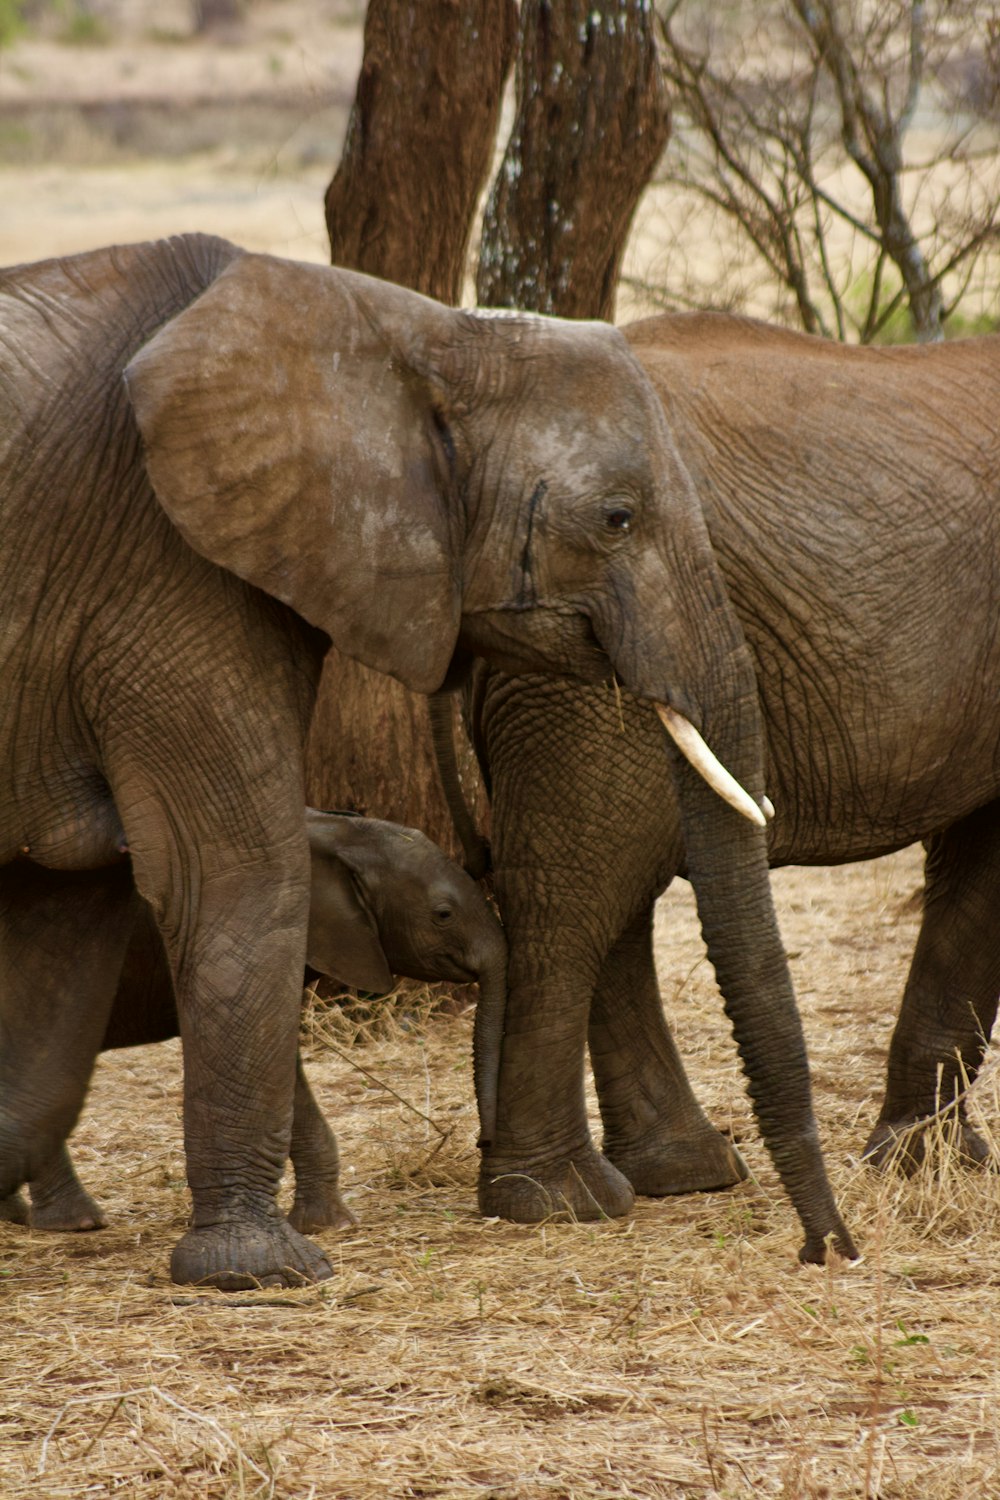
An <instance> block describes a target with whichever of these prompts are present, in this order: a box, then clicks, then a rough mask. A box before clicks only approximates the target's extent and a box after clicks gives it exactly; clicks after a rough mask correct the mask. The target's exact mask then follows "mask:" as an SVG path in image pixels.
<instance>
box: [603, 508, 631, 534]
mask: <svg viewBox="0 0 1000 1500" xmlns="http://www.w3.org/2000/svg"><path fill="white" fill-rule="evenodd" d="M604 525H605V527H606V528H607V530H608V531H614V532H616V533H617V534H618V535H619V536H622V535H624V534H625V533H626V532H629V531H631V529H632V511H631V510H630V509H629V507H628V506H627V505H616V506H615V507H614V509H613V510H609V511H607V512H606V513H605V516H604Z"/></svg>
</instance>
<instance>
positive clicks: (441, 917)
mask: <svg viewBox="0 0 1000 1500" xmlns="http://www.w3.org/2000/svg"><path fill="white" fill-rule="evenodd" d="M454 915H455V913H454V911H453V910H452V908H451V907H450V906H446V905H445V904H444V903H443V902H442V904H441V905H440V906H435V908H434V920H435V922H442V923H443V922H450V921H451V919H452V917H453V916H454Z"/></svg>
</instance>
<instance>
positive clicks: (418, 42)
mask: <svg viewBox="0 0 1000 1500" xmlns="http://www.w3.org/2000/svg"><path fill="white" fill-rule="evenodd" d="M516 35H517V9H516V5H515V3H514V0H422V3H421V4H419V5H413V4H410V3H409V0H371V3H370V4H369V6H368V13H367V17H366V20H365V50H364V59H363V62H362V65H361V73H360V76H359V78H358V86H357V94H356V96H355V101H354V106H353V108H352V110H351V116H350V120H349V122H348V127H347V137H346V140H345V143H344V151H343V157H342V159H341V163H340V166H339V167H338V169H337V172H336V175H335V176H334V178H333V181H332V182H331V183H330V186H329V188H328V190H327V194H326V222H327V229H328V232H329V235H330V247H331V252H332V256H331V258H332V260H333V262H334V263H335V264H337V265H341V266H349V267H351V268H353V269H355V270H359V271H364V272H367V273H368V274H370V275H374V276H381V277H384V278H385V279H387V280H389V281H395V282H398V283H400V284H401V285H404V286H409V287H413V288H414V289H415V290H416V291H420V292H424V293H426V294H427V295H429V296H432V297H437V298H438V299H439V300H440V301H443V302H458V301H459V300H460V297H461V293H462V283H463V279H464V276H465V269H466V254H467V247H468V242H469V235H470V232H471V229H472V224H473V220H474V217H475V213H476V209H477V205H478V201H479V195H480V193H481V191H482V188H483V186H484V184H485V182H486V177H487V173H488V171H489V168H490V163H491V160H492V155H493V146H494V140H495V137H496V130H497V124H498V121H499V115H500V105H501V99H502V94H503V86H504V80H505V78H506V75H507V72H508V69H509V67H510V63H511V60H512V58H513V52H514V45H515V41H516ZM463 759H464V765H463V780H464V781H466V784H467V786H468V787H469V789H470V792H473V794H474V789H475V786H476V785H477V784H478V777H477V776H476V773H475V768H474V762H473V759H472V756H471V752H469V751H467V750H465V748H464V741H463ZM306 796H307V798H308V800H309V801H310V803H311V804H312V805H313V806H318V807H340V808H353V809H356V810H357V811H360V812H365V813H369V814H371V815H373V816H375V817H382V818H391V819H392V820H393V821H395V822H399V823H404V824H408V825H411V826H416V827H419V828H422V829H423V830H424V832H425V833H427V834H428V835H429V836H430V837H431V838H433V839H435V840H436V841H437V842H438V843H439V844H441V845H442V846H443V847H444V848H446V849H447V850H449V852H451V853H458V852H459V850H458V845H457V841H456V839H455V836H454V833H453V831H452V827H451V819H450V816H449V814H448V811H447V808H446V806H445V803H444V799H443V797H442V794H441V791H440V789H439V786H438V781H437V772H436V768H435V764H434V758H433V753H432V749H431V739H430V732H429V725H428V717H427V703H426V699H424V698H423V697H421V696H419V695H416V694H413V693H409V692H407V690H406V689H405V688H403V687H401V686H400V684H398V683H396V682H394V681H393V680H392V679H391V678H388V677H384V676H381V675H380V674H379V673H377V672H372V671H369V670H368V668H366V667H362V666H360V665H359V664H358V663H357V662H354V661H351V660H350V659H349V658H347V657H345V656H342V655H341V654H340V653H339V652H337V651H331V653H330V657H329V659H328V661H327V663H326V667H325V669H324V673H323V680H322V682H321V684H320V691H319V698H318V701H317V704H316V712H315V714H314V716H313V723H312V731H311V734H310V738H309V744H308V746H307V749H306ZM477 806H479V810H480V813H481V814H482V815H485V813H484V809H483V808H482V806H481V805H480V804H477Z"/></svg>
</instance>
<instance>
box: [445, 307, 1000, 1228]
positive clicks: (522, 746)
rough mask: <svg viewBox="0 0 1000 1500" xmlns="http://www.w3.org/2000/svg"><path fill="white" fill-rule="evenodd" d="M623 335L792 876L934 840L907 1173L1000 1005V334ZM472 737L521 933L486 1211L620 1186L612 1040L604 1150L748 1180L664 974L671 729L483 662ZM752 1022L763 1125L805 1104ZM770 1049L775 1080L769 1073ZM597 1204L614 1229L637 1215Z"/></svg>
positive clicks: (590, 691) (776, 846)
mask: <svg viewBox="0 0 1000 1500" xmlns="http://www.w3.org/2000/svg"><path fill="white" fill-rule="evenodd" d="M625 333H626V337H627V338H628V341H629V344H630V346H631V348H632V350H633V351H634V353H635V354H636V356H637V357H638V359H639V361H640V363H641V364H642V365H643V367H644V369H645V370H646V372H647V374H648V375H649V376H650V378H651V380H652V381H653V384H654V386H655V387H656V389H657V391H658V393H659V396H660V398H661V401H662V403H663V406H664V410H665V412H666V415H667V419H668V423H669V426H670V430H671V433H672V435H673V437H674V439H675V441H676V443H677V445H678V448H679V450H680V454H681V458H682V460H683V463H684V465H685V467H686V468H687V470H688V472H689V473H690V474H691V476H692V478H693V480H694V483H695V486H696V488H697V491H698V494H699V496H700V498H701V501H702V503H703V505H704V508H705V514H706V518H707V522H708V528H709V533H710V536H711V539H712V543H713V546H714V548H715V551H716V556H717V558H718V561H719V565H720V568H721V570H722V574H723V577H724V579H725V582H726V585H727V589H728V592H729V595H730V598H731V600H732V604H733V607H734V608H735V610H736V613H737V615H738V617H739V619H740V620H741V622H742V625H743V628H744V631H745V633H746V638H747V641H748V643H749V647H750V651H751V654H752V657H753V661H754V667H755V671H756V677H757V682H758V684H759V691H760V701H761V707H762V710H763V719H764V725H765V730H766V748H767V782H768V787H769V790H770V792H771V794H772V797H773V800H774V804H775V808H776V815H775V817H774V820H773V822H772V823H771V824H770V828H769V833H768V843H769V856H770V860H771V863H772V864H774V865H781V864H786V863H796V864H836V863H841V862H844V861H849V860H859V859H868V858H871V857H873V856H876V855H880V854H885V853H888V852H890V851H892V850H895V849H899V848H901V847H903V846H905V845H907V844H910V843H912V842H914V841H916V840H924V841H925V842H926V845H927V851H928V853H927V865H926V893H925V896H924V915H923V923H922V927H921V932H920V938H919V942H918V944H917V948H916V952H915V955H914V959H913V964H912V968H911V971H910V975H909V979H908V981H907V985H906V991H905V995H904V998H903V1004H902V1009H901V1012H900V1016H899V1020H898V1024H897V1026H896V1030H895V1034H894V1036H893V1039H892V1044H891V1048H890V1052H889V1061H888V1079H887V1086H886V1092H885V1099H884V1103H883V1105H882V1110H881V1114H880V1116H879V1120H878V1123H877V1124H876V1126H875V1128H874V1131H873V1132H872V1135H871V1137H870V1139H869V1141H868V1145H867V1150H868V1152H869V1153H870V1154H871V1155H872V1156H873V1157H874V1158H875V1159H876V1160H884V1159H885V1158H886V1157H887V1156H888V1155H889V1154H890V1153H891V1152H893V1151H894V1150H895V1149H896V1148H897V1146H898V1145H899V1144H900V1142H901V1138H902V1137H904V1136H906V1135H907V1133H908V1132H910V1127H912V1126H913V1125H914V1124H915V1123H917V1122H919V1121H920V1120H921V1119H923V1118H925V1117H926V1116H927V1115H928V1114H929V1113H930V1112H932V1111H933V1110H934V1109H935V1107H936V1106H937V1104H938V1103H939V1101H940V1100H949V1099H952V1098H953V1097H954V1095H955V1093H956V1091H958V1090H959V1089H960V1088H961V1086H962V1083H963V1080H964V1079H966V1078H969V1077H974V1076H975V1072H976V1068H977V1066H978V1064H979V1061H980V1059H981V1057H982V1053H983V1048H984V1039H985V1038H988V1037H989V1034H990V1029H991V1027H992V1025H993V1021H994V1018H995V1015H996V1009H997V997H998V995H1000V801H998V798H1000V707H998V705H1000V630H998V621H1000V477H998V476H1000V440H998V437H997V416H998V412H1000V338H997V337H992V338H984V339H975V340H968V341H964V342H956V343H953V344H943V345H935V346H932V347H919V348H900V349H857V348H844V347H842V346H838V345H835V344H832V343H828V342H824V341H821V340H819V339H815V338H809V337H807V336H805V335H799V334H793V333H786V332H783V331H780V330H778V329H775V328H771V327H768V326H766V325H765V324H762V323H759V322H753V321H749V320H745V319H741V318H737V317H731V316H726V315H722V314H695V315H667V316H664V317H657V318H653V319H650V320H648V321H645V322H641V323H638V324H635V325H633V326H632V327H630V328H628V329H626V330H625ZM471 721H472V727H473V734H474V739H475V742H476V746H477V749H478V751H479V755H480V759H481V761H482V764H483V766H484V769H485V772H486V775H487V779H488V782H489V783H490V791H491V797H492V809H493V824H492V853H493V860H494V865H495V875H496V889H497V894H498V898H499V902H500V906H501V912H502V915H503V918H504V922H505V925H506V929H507V935H508V943H509V947H510V962H509V989H508V1000H507V1021H506V1038H505V1042H504V1053H503V1064H502V1072H501V1083H500V1105H499V1117H498V1127H497V1134H496V1139H495V1141H494V1143H493V1145H492V1147H491V1149H490V1151H489V1153H488V1155H487V1156H486V1158H485V1159H484V1162H483V1174H482V1183H481V1193H480V1197H481V1202H482V1204H483V1207H484V1209H485V1211H487V1212H489V1213H495V1214H501V1215H505V1216H508V1217H511V1218H516V1219H533V1218H538V1217H542V1216H544V1215H545V1214H546V1213H548V1212H550V1211H551V1209H552V1207H553V1205H554V1204H558V1202H559V1200H560V1195H561V1192H562V1186H563V1184H564V1182H565V1181H566V1180H567V1177H568V1176H569V1175H570V1174H571V1173H573V1172H579V1173H580V1174H581V1175H582V1176H585V1177H586V1178H587V1179H588V1180H589V1181H591V1182H593V1181H594V1179H595V1177H596V1175H597V1174H596V1172H595V1170H594V1167H593V1161H594V1158H595V1155H596V1153H595V1151H594V1148H593V1146H592V1144H591V1142H590V1137H589V1132H588V1127H587V1120H586V1114H585V1110H584V1100H583V1063H584V1052H585V1044H586V1042H587V1041H588V1040H589V1046H590V1054H591V1060H592V1064H593V1069H594V1073H595V1077H596V1083H597V1089H598V1093H599V1097H600V1107H601V1114H602V1118H603V1125H604V1141H603V1158H604V1159H605V1160H607V1161H609V1162H611V1163H613V1164H614V1166H615V1167H616V1168H617V1170H618V1171H620V1172H621V1173H622V1174H623V1175H624V1176H625V1177H626V1178H627V1179H628V1180H629V1181H630V1182H631V1184H632V1185H633V1187H634V1188H635V1190H636V1191H637V1192H639V1193H644V1194H664V1193H675V1192H683V1191H689V1190H692V1189H695V1188H711V1187H717V1186H723V1185H726V1184H728V1183H731V1182H733V1181H735V1180H736V1179H737V1178H738V1177H739V1176H740V1175H741V1170H742V1169H741V1167H740V1164H739V1163H738V1161H736V1160H735V1158H734V1156H733V1153H732V1151H731V1149H730V1147H729V1145H728V1143H727V1142H726V1141H725V1140H724V1139H723V1138H722V1137H721V1136H720V1135H719V1134H718V1133H717V1132H716V1131H715V1130H714V1129H713V1128H712V1127H711V1126H710V1124H709V1122H708V1121H707V1119H706V1118H705V1116H704V1115H703V1114H702V1112H701V1110H700V1108H699V1107H698V1105H697V1103H696V1102H695V1099H694V1097H693V1095H692V1093H691V1090H690V1088H689V1087H688V1084H687V1080H686V1078H685V1076H684V1072H683V1068H682V1066H681V1063H680V1060H679V1058H678V1056H677V1053H676V1051H675V1049H674V1045H673V1042H672V1040H671V1037H670V1034H669V1032H668V1030H667V1028H666V1026H665V1023H664V1020H663V1014H662V1009H661V1005H660V999H659V991H658V987H657V982H656V975H655V970H654V964H653V953H652V907H653V902H654V900H655V898H656V897H657V896H658V895H659V894H660V893H661V892H662V891H663V890H664V888H665V887H666V886H667V885H668V884H669V882H670V881H671V880H672V879H673V878H674V876H676V875H683V874H689V875H690V874H693V873H694V869H695V862H694V860H692V858H691V849H692V846H691V842H690V840H691V834H692V831H693V828H692V823H691V820H690V819H689V818H687V817H685V816H684V814H683V813H682V811H681V810H680V808H679V807H678V803H677V798H676V792H675V787H674V783H673V782H672V780H671V778H670V777H669V775H668V774H667V773H666V769H665V766H664V763H663V756H662V754H661V753H660V735H659V732H658V726H657V722H656V717H655V715H654V714H653V712H652V711H651V710H650V709H649V707H648V706H647V705H645V704H643V703H642V702H641V701H639V700H638V699H636V698H634V697H632V696H630V695H629V694H628V693H623V694H622V695H621V696H620V698H619V697H616V696H613V695H612V694H611V693H609V692H608V691H607V690H606V689H604V688H602V687H589V686H584V685H580V684H573V683H570V682H559V681H556V680H552V679H544V680H543V679H541V678H538V677H517V678H515V677H510V676H507V675H505V674H503V673H501V672H496V671H493V670H489V669H482V670H478V671H477V678H476V682H475V691H474V693H473V696H472V701H471ZM685 844H687V853H686V852H685ZM699 903H700V897H699ZM739 920H740V919H739V916H738V915H737V914H736V913H734V915H733V924H734V925H736V924H737V923H738V922H739ZM730 1014H731V1015H732V1016H733V1020H734V1024H735V1026H736V1033H737V1038H738V1040H739V1044H740V1050H741V1053H742V1055H743V1059H744V1064H745V1067H746V1070H747V1072H748V1074H749V1076H750V1082H751V1092H752V1095H753V1103H754V1108H755V1111H756V1112H757V1115H758V1118H760V1119H761V1120H762V1121H763V1120H765V1119H768V1118H773V1117H774V1116H775V1115H778V1116H780V1114H781V1112H782V1110H783V1109H784V1108H785V1092H786V1085H785V1082H784V1079H783V1078H782V1063H783V1059H784V1057H785V1055H786V1051H785V1049H786V1047H787V1042H786V1039H785V1034H784V1027H785V1024H786V1023H785V1018H784V1017H783V1016H779V1017H777V1018H772V1017H770V1016H769V1015H768V1013H767V1010H766V1007H763V1006H762V1007H761V1009H760V1011H759V1013H758V1018H757V1021H756V1022H755V1023H753V1024H752V1025H751V1026H750V1027H749V1028H748V1026H747V1023H746V1021H745V1019H744V1018H742V1017H741V1016H740V1015H739V1014H738V1013H734V1012H733V1010H732V1008H731V1007H730ZM765 1058H768V1059H770V1069H769V1076H770V1078H771V1079H772V1080H773V1083H772V1089H773V1092H771V1093H770V1094H765V1093H764V1092H762V1091H761V1090H760V1089H759V1087H758V1086H757V1083H756V1079H757V1077H758V1076H760V1074H761V1073H762V1072H763V1071H768V1070H767V1066H766V1064H765V1063H764V1062H763V1061H762V1059H765ZM963 1131H964V1149H965V1152H966V1154H967V1155H969V1156H971V1157H972V1158H974V1159H975V1158H980V1157H981V1156H982V1155H983V1154H984V1152H985V1148H984V1146H983V1145H982V1142H981V1141H979V1140H978V1139H977V1137H976V1136H975V1135H974V1133H973V1132H972V1131H971V1130H970V1129H969V1127H968V1125H967V1124H963ZM910 1135H911V1138H912V1132H910ZM918 1135H919V1133H918ZM765 1138H766V1132H765ZM910 1149H911V1150H912V1149H913V1148H912V1147H911V1148H910ZM916 1150H917V1152H919V1144H918V1145H917V1147H916ZM528 1182H531V1183H533V1184H537V1186H536V1187H534V1188H533V1189H532V1190H531V1191H530V1192H529V1191H527V1190H526V1188H525V1184H526V1183H528ZM594 1196H595V1201H594V1203H593V1205H592V1206H591V1209H590V1213H591V1215H596V1214H598V1213H613V1212H616V1211H617V1210H618V1209H619V1206H620V1205H619V1203H618V1202H616V1201H611V1200H610V1199H609V1198H607V1197H601V1196H600V1195H599V1194H596V1193H595V1195H594ZM574 1207H575V1210H576V1212H577V1214H578V1215H579V1214H580V1213H581V1211H583V1212H586V1209H583V1210H581V1205H580V1203H579V1201H577V1202H575V1204H574Z"/></svg>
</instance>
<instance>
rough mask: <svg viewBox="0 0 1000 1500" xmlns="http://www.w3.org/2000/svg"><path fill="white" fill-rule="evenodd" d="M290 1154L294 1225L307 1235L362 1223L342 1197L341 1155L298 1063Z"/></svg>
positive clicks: (300, 1060)
mask: <svg viewBox="0 0 1000 1500" xmlns="http://www.w3.org/2000/svg"><path fill="white" fill-rule="evenodd" d="M290 1155H291V1158H292V1166H293V1167H294V1168H295V1202H294V1203H293V1205H292V1210H291V1213H290V1214H289V1215H288V1220H289V1223H290V1224H293V1225H294V1226H295V1228H296V1229H298V1230H300V1231H301V1233H303V1234H312V1233H313V1232H314V1231H315V1230H317V1229H346V1228H348V1227H349V1226H350V1225H351V1224H356V1223H357V1222H358V1221H357V1219H356V1218H355V1217H354V1215H353V1214H352V1213H351V1210H350V1209H349V1208H348V1207H347V1204H346V1203H345V1202H344V1200H343V1199H342V1198H341V1196H340V1190H339V1186H338V1184H339V1179H340V1152H339V1151H338V1150H337V1141H336V1137H335V1136H334V1133H333V1131H332V1130H331V1129H330V1127H329V1125H328V1124H327V1122H326V1119H325V1117H324V1115H323V1112H322V1110H321V1109H320V1107H319V1105H318V1104H317V1103H316V1100H315V1098H314V1097H313V1092H312V1089H311V1088H310V1087H309V1081H308V1079H307V1078H306V1075H305V1072H304V1070H303V1067H302V1058H301V1057H299V1058H297V1059H296V1063H295V1112H294V1117H293V1119H292V1144H291V1150H290Z"/></svg>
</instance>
